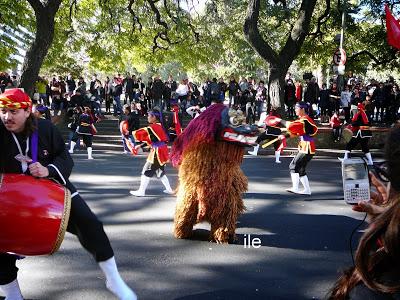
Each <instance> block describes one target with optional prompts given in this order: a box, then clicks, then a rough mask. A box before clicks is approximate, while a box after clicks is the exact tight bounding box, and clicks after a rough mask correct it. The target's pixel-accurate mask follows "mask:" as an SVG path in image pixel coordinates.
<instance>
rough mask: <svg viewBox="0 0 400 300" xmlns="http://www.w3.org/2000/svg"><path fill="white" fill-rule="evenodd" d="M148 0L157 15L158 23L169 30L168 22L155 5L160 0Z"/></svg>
mask: <svg viewBox="0 0 400 300" xmlns="http://www.w3.org/2000/svg"><path fill="white" fill-rule="evenodd" d="M147 2H148V3H149V4H150V8H151V10H152V11H153V13H154V14H155V16H156V20H157V24H158V25H161V26H163V27H164V28H165V29H166V30H168V29H169V28H168V24H167V23H166V22H165V21H163V20H161V14H160V11H159V10H158V8H157V7H156V5H155V4H156V3H157V2H158V0H147Z"/></svg>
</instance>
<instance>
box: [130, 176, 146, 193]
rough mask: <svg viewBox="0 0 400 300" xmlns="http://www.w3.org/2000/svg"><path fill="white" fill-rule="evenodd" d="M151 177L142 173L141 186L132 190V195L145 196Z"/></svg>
mask: <svg viewBox="0 0 400 300" xmlns="http://www.w3.org/2000/svg"><path fill="white" fill-rule="evenodd" d="M149 182H150V177H147V176H145V175H142V176H141V177H140V187H139V189H138V190H136V191H130V193H131V195H133V196H137V197H143V196H144V195H145V193H146V189H147V186H148V185H149Z"/></svg>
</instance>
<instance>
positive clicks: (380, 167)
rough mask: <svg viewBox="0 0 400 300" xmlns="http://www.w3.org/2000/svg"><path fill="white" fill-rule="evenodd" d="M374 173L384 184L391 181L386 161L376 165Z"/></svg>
mask: <svg viewBox="0 0 400 300" xmlns="http://www.w3.org/2000/svg"><path fill="white" fill-rule="evenodd" d="M372 172H373V173H374V175H376V177H378V179H379V180H381V181H383V182H389V181H390V179H389V168H388V165H387V163H386V161H382V162H378V163H374V166H373V169H372Z"/></svg>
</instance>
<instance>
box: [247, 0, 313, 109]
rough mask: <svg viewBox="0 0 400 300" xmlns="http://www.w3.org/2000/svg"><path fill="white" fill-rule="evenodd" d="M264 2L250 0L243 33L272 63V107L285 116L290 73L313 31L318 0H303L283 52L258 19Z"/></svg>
mask: <svg viewBox="0 0 400 300" xmlns="http://www.w3.org/2000/svg"><path fill="white" fill-rule="evenodd" d="M260 1H261V0H249V4H248V7H247V16H246V20H245V22H244V26H243V32H244V36H245V38H246V40H247V42H248V43H249V44H250V46H251V47H252V48H253V49H254V50H255V51H256V52H257V53H258V54H259V55H260V57H261V58H263V59H264V60H265V61H266V62H268V63H269V64H270V75H269V82H268V88H269V90H268V91H269V100H268V101H269V103H268V104H269V108H271V107H272V108H275V109H278V111H279V112H280V113H281V114H282V115H284V101H283V100H284V99H283V98H284V84H285V76H286V72H287V70H288V69H289V67H290V65H291V64H292V62H293V60H294V59H295V58H296V57H297V55H298V54H299V52H300V49H301V46H302V45H303V42H304V40H305V38H306V35H307V34H308V32H309V26H310V22H311V17H312V13H313V11H314V7H315V3H316V0H302V3H301V6H300V9H299V12H298V15H297V20H296V22H295V23H294V24H293V26H292V29H291V32H290V33H289V34H288V38H287V40H286V43H285V45H284V46H283V47H282V49H281V50H280V52H277V51H275V50H274V49H272V47H271V46H270V45H269V44H268V43H267V42H266V41H265V40H264V38H263V36H262V35H261V33H260V32H259V28H258V19H259V15H260ZM267 5H270V4H267Z"/></svg>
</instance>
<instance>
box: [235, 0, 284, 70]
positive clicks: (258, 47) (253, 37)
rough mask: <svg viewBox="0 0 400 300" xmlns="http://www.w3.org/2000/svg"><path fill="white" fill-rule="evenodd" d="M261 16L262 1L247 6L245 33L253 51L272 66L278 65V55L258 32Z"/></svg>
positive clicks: (255, 0) (252, 2) (251, 2)
mask: <svg viewBox="0 0 400 300" xmlns="http://www.w3.org/2000/svg"><path fill="white" fill-rule="evenodd" d="M259 16H260V0H250V1H249V4H248V6H247V16H246V19H245V22H244V27H243V32H244V36H245V38H246V40H247V41H248V43H249V44H250V45H251V47H253V49H254V50H255V51H256V52H257V53H258V54H259V55H260V56H261V57H262V58H263V59H266V60H268V61H269V62H270V63H271V64H275V65H276V64H277V63H278V55H277V53H276V52H275V51H274V50H273V49H272V48H271V47H270V46H269V45H268V43H267V42H266V41H265V40H264V39H263V37H262V36H261V34H260V32H259V30H258V24H257V23H258V19H259Z"/></svg>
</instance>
